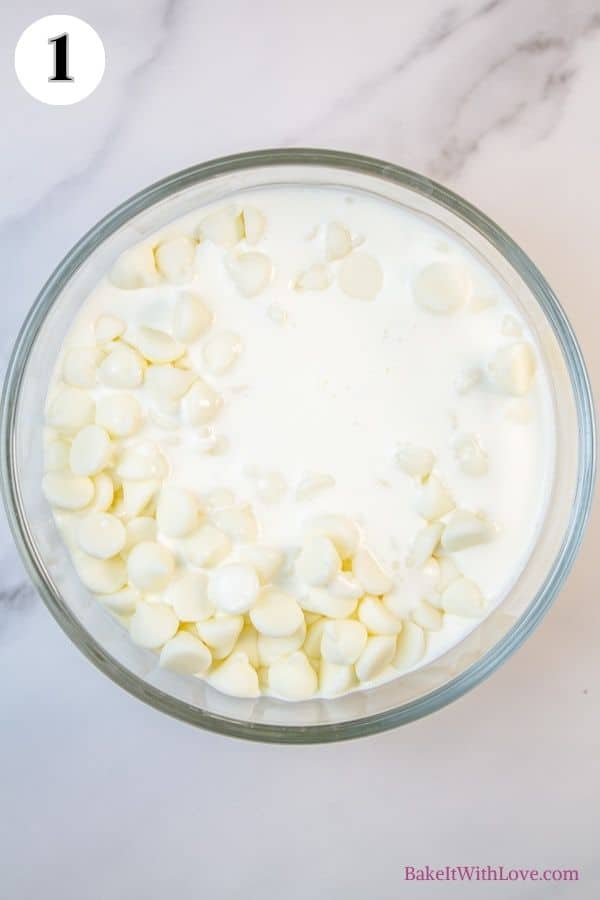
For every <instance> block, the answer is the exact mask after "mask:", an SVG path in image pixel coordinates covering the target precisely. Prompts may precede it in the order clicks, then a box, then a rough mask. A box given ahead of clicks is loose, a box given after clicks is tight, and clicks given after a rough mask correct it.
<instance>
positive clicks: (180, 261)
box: [154, 236, 196, 284]
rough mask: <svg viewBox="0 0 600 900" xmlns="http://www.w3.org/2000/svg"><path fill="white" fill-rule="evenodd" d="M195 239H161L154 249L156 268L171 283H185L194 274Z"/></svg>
mask: <svg viewBox="0 0 600 900" xmlns="http://www.w3.org/2000/svg"><path fill="white" fill-rule="evenodd" d="M195 254H196V241H193V240H192V239H191V238H188V237H183V236H182V237H175V238H171V239H170V240H167V241H162V242H161V243H160V244H159V245H158V247H156V249H155V250H154V259H155V260H156V268H157V269H158V271H159V272H160V274H161V275H162V276H163V278H166V280H167V281H170V282H171V284H185V283H186V282H188V281H191V280H192V278H193V276H194V256H195Z"/></svg>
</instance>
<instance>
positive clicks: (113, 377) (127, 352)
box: [98, 344, 144, 389]
mask: <svg viewBox="0 0 600 900" xmlns="http://www.w3.org/2000/svg"><path fill="white" fill-rule="evenodd" d="M98 374H99V376H100V380H101V381H102V382H103V383H104V384H105V385H107V387H112V388H122V389H123V388H136V387H139V386H140V384H141V383H142V381H143V380H144V360H143V359H142V357H141V356H140V354H139V353H138V352H137V350H134V349H133V347H128V346H126V344H117V346H116V347H114V348H113V349H112V350H111V351H110V353H109V354H108V356H107V357H106V358H105V359H104V360H103V361H102V363H101V364H100V367H99V369H98Z"/></svg>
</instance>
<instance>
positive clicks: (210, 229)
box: [196, 206, 244, 248]
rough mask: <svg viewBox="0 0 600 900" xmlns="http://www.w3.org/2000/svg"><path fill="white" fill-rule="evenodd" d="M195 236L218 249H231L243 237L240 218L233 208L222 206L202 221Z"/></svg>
mask: <svg viewBox="0 0 600 900" xmlns="http://www.w3.org/2000/svg"><path fill="white" fill-rule="evenodd" d="M196 234H197V235H198V237H200V238H204V240H207V241H212V242H213V244H218V245H219V246H220V247H227V248H230V247H233V246H235V244H237V243H238V241H241V240H242V238H243V237H244V224H243V221H242V216H241V214H240V213H238V212H237V211H236V209H235V207H234V206H224V207H223V208H222V209H217V210H215V212H212V213H209V215H208V216H206V217H205V218H204V219H202V221H201V222H200V224H199V225H198V228H197V229H196Z"/></svg>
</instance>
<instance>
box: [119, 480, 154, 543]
mask: <svg viewBox="0 0 600 900" xmlns="http://www.w3.org/2000/svg"><path fill="white" fill-rule="evenodd" d="M137 483H138V484H139V482H137ZM144 505H145V504H144ZM125 534H126V538H125V547H124V550H125V551H128V550H131V548H132V547H135V545H136V544H139V543H140V542H141V541H154V540H156V519H153V518H152V517H151V516H136V517H135V518H134V519H131V521H129V522H127V524H126V525H125Z"/></svg>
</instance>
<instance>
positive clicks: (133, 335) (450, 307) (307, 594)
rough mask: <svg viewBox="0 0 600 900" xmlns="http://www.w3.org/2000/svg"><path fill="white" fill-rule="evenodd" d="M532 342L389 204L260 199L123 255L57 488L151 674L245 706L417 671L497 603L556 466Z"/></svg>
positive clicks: (84, 567) (104, 597)
mask: <svg viewBox="0 0 600 900" xmlns="http://www.w3.org/2000/svg"><path fill="white" fill-rule="evenodd" d="M553 430H554V424H553V413H552V398H551V393H550V388H549V383H548V379H547V377H546V374H545V371H544V367H543V364H542V360H541V357H540V355H539V352H538V349H537V347H536V342H535V338H534V335H533V334H532V333H531V332H530V329H529V326H528V323H527V322H526V321H525V319H524V317H523V316H522V314H521V312H520V310H519V309H518V308H517V307H516V305H515V304H514V302H513V301H512V299H511V297H510V296H509V294H508V292H507V290H506V288H505V287H504V286H503V285H502V284H501V283H500V282H499V281H498V280H497V279H496V278H495V277H494V276H493V275H492V273H491V272H489V271H488V270H487V269H486V268H485V267H484V266H483V265H482V263H481V262H480V261H479V260H478V258H477V257H476V256H475V254H474V253H473V252H472V251H471V250H470V249H469V248H467V247H466V246H464V245H463V244H461V243H460V242H458V241H457V240H455V239H454V238H453V237H452V236H451V235H450V234H448V233H446V232H445V231H442V230H441V229H439V228H437V227H436V226H434V225H432V224H431V223H430V222H428V221H427V220H425V219H424V218H421V217H419V216H417V215H416V214H414V213H411V212H409V211H406V210H403V209H400V208H398V207H397V206H395V205H393V204H391V203H389V202H386V201H384V200H381V199H379V198H376V197H374V196H370V195H366V194H359V193H350V194H349V193H348V192H346V191H342V190H339V189H325V188H311V189H308V188H307V189H300V188H291V187H290V188H283V187H281V188H274V189H268V190H267V189H265V190H262V189H261V190H254V191H251V192H247V193H245V194H239V195H236V196H235V197H232V198H231V199H230V200H228V201H227V202H226V203H222V204H218V205H215V206H214V207H212V208H206V209H201V210H198V211H197V212H195V213H193V214H190V215H188V216H186V217H185V218H183V219H181V220H179V221H177V222H175V223H172V224H171V225H169V226H168V227H167V228H165V229H162V230H161V231H160V232H157V233H156V234H154V235H153V236H152V237H150V238H147V239H145V240H144V241H143V242H142V243H141V244H140V245H139V246H138V247H136V248H133V249H132V250H130V251H127V252H126V253H125V254H124V255H123V257H122V258H121V259H120V260H119V261H118V262H117V263H116V265H115V267H114V268H113V270H112V271H111V272H110V273H108V274H107V276H106V277H105V278H104V279H102V281H101V282H100V283H99V284H98V286H97V288H96V289H95V290H94V291H93V292H92V293H91V295H90V296H89V297H88V298H87V299H86V301H85V303H84V304H83V306H82V309H81V312H80V314H79V316H78V318H77V320H76V322H75V323H74V324H73V326H72V328H71V330H70V332H69V334H68V335H67V336H66V338H65V341H64V345H63V349H62V352H61V357H60V359H59V360H58V363H57V368H56V373H55V377H54V379H53V383H52V385H51V387H50V390H49V394H48V405H47V426H46V453H47V466H46V468H47V474H46V476H45V481H44V490H45V493H46V496H47V497H48V499H49V501H50V503H51V504H52V506H53V508H54V512H55V516H56V520H57V523H58V525H59V528H60V529H61V532H62V534H63V536H64V538H65V540H66V542H67V544H68V546H69V548H70V550H71V551H72V553H73V558H74V562H75V565H76V567H77V569H78V571H79V573H80V575H81V577H82V579H83V581H84V583H85V584H86V585H87V586H88V587H89V588H90V590H92V591H93V592H94V593H95V594H96V595H97V597H98V600H99V601H100V602H101V603H104V605H105V606H107V608H108V609H110V610H111V612H112V613H113V614H115V615H117V616H118V617H119V619H120V621H121V622H122V623H123V625H124V626H125V627H127V628H128V629H129V631H130V634H131V638H132V640H133V641H135V642H136V643H138V644H140V645H142V646H145V647H148V648H150V649H153V650H156V651H157V652H159V653H160V657H159V659H160V664H161V665H164V666H166V667H169V668H172V669H175V670H176V671H179V672H181V673H182V674H188V675H192V676H193V675H196V676H202V677H205V678H207V679H208V680H209V681H211V682H212V683H213V684H214V685H215V687H217V688H219V689H220V690H224V691H227V692H229V693H233V694H239V695H244V696H246V695H247V696H253V695H255V694H256V693H258V692H260V691H262V692H266V693H271V694H274V695H276V696H281V697H285V698H287V699H303V698H306V697H309V696H312V695H313V694H318V693H321V694H323V695H326V696H332V695H336V694H338V693H344V692H346V691H348V690H353V689H356V688H358V687H369V686H371V685H372V684H374V683H377V682H378V681H381V680H386V679H389V678H392V677H397V676H399V675H400V674H401V673H402V672H403V671H407V670H409V669H411V668H414V667H416V666H418V665H424V664H426V663H427V662H429V661H430V660H431V659H434V658H435V657H437V656H439V655H440V654H442V653H443V652H444V651H445V650H446V649H448V648H449V647H451V646H453V645H454V644H456V643H457V642H458V641H460V639H461V638H462V637H464V635H465V634H466V633H467V632H468V631H469V630H471V629H472V628H473V627H476V625H477V623H478V621H480V620H481V619H482V618H483V617H484V616H485V615H486V613H487V612H489V610H491V609H493V607H494V606H495V605H497V603H498V602H500V601H501V600H502V598H503V597H504V596H506V594H507V593H508V591H509V590H510V588H511V585H512V584H513V583H514V581H515V579H516V578H517V577H518V575H519V573H520V572H521V571H522V569H523V567H524V566H525V564H526V562H527V558H528V556H529V554H530V552H531V549H532V547H533V545H534V543H535V540H536V535H537V533H538V530H539V528H540V525H541V522H542V519H543V515H544V500H545V497H546V496H547V494H548V487H549V484H550V482H551V479H552V473H553Z"/></svg>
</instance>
